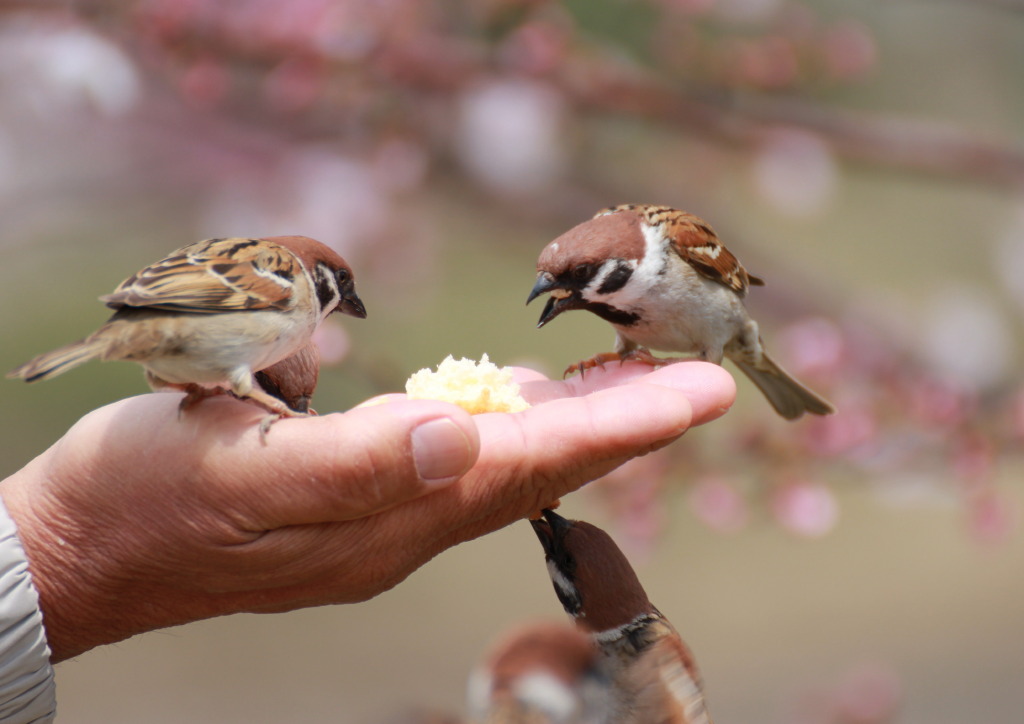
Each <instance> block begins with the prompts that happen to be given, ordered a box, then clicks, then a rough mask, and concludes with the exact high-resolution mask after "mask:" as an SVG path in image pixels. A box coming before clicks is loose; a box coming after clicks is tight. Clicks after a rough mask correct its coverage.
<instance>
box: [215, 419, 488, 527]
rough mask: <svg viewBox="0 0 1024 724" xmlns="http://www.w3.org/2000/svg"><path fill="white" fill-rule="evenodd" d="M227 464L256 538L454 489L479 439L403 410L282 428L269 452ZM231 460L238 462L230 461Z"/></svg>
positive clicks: (249, 450) (228, 479)
mask: <svg viewBox="0 0 1024 724" xmlns="http://www.w3.org/2000/svg"><path fill="white" fill-rule="evenodd" d="M235 449H236V450H237V451H238V454H239V457H241V458H242V459H241V460H239V459H235V460H233V461H229V460H222V461H221V463H223V464H224V465H226V468H225V471H226V472H225V474H224V475H223V476H220V479H221V481H222V483H223V485H224V486H226V487H228V488H230V489H232V492H233V493H234V496H233V497H236V499H235V501H234V502H233V507H234V508H235V509H236V510H238V511H239V512H240V513H241V514H242V516H243V519H247V520H249V521H251V523H252V524H253V528H252V529H253V530H271V529H274V528H280V527H283V526H287V525H301V524H308V523H325V522H334V521H341V520H350V519H353V518H360V517H364V516H368V515H372V514H374V513H377V512H379V511H382V510H385V509H387V508H390V507H392V506H394V505H398V504H400V503H403V502H405V501H407V500H411V499H413V498H417V497H419V496H421V495H424V494H426V493H429V492H431V491H434V490H437V489H439V488H441V487H445V486H446V485H448V484H450V483H453V482H455V481H456V480H458V479H459V478H460V477H461V476H462V475H464V474H465V473H466V472H467V471H468V470H469V469H470V468H471V467H472V466H473V465H474V463H475V462H476V460H477V457H478V455H479V453H480V437H479V435H478V433H477V428H476V425H475V424H474V422H473V419H472V418H471V417H470V416H469V414H468V413H466V412H465V411H464V410H462V409H460V408H458V407H455V406H454V405H450V404H447V403H444V402H436V401H429V400H416V401H412V400H403V401H398V402H390V403H387V404H383V405H376V406H370V407H360V408H356V409H354V410H350V411H349V412H346V413H340V414H331V415H325V416H323V417H312V418H297V419H289V420H282V421H280V422H278V423H277V424H275V425H274V427H273V430H272V431H271V432H270V434H269V436H268V438H267V444H266V445H258V446H249V445H245V446H238V447H237V448H235ZM232 457H235V456H234V455H232Z"/></svg>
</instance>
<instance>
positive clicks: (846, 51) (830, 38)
mask: <svg viewBox="0 0 1024 724" xmlns="http://www.w3.org/2000/svg"><path fill="white" fill-rule="evenodd" d="M821 52H822V55H823V56H824V58H825V68H826V70H827V72H828V74H829V75H830V76H831V77H832V78H833V79H834V80H839V81H847V80H852V79H856V78H860V77H862V76H863V75H865V74H866V73H867V72H868V71H870V70H871V69H872V68H874V66H875V64H876V62H877V61H878V47H877V45H876V44H875V39H874V37H873V36H872V35H871V32H870V31H869V30H868V29H867V27H866V26H864V25H863V24H862V23H860V22H857V21H855V20H841V21H839V22H837V23H835V24H834V25H832V26H831V27H829V28H826V29H825V32H824V33H823V34H822V38H821Z"/></svg>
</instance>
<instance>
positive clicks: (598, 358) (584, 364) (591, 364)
mask: <svg viewBox="0 0 1024 724" xmlns="http://www.w3.org/2000/svg"><path fill="white" fill-rule="evenodd" d="M616 360H619V361H620V362H621V361H622V357H620V356H619V353H618V352H602V353H600V354H595V355H594V356H593V357H591V358H590V359H585V360H580V361H579V362H576V363H574V364H571V365H569V366H568V367H566V368H565V372H563V373H562V379H565V378H566V377H568V376H569V375H571V374H574V373H576V372H579V373H580V377H583V376H584V375H585V374H586V372H587V370H592V369H594V368H595V367H601V368H602V369H603V368H604V366H605V365H606V364H607V363H608V362H615V361H616Z"/></svg>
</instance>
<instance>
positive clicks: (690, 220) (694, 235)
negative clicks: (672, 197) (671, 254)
mask: <svg viewBox="0 0 1024 724" xmlns="http://www.w3.org/2000/svg"><path fill="white" fill-rule="evenodd" d="M662 223H665V224H666V228H667V233H668V236H669V241H670V243H671V245H672V248H673V249H674V250H675V251H676V253H678V254H679V256H681V257H682V258H683V259H685V260H686V261H688V262H690V264H691V265H692V266H693V268H694V269H696V270H697V271H698V272H700V273H701V274H702V275H704V276H705V277H707V278H708V279H710V280H712V281H715V282H718V283H719V284H724V285H725V286H727V287H729V288H730V289H732V290H733V291H735V292H737V293H738V294H741V295H742V294H746V293H747V288H748V287H749V286H750V285H751V284H754V285H762V284H764V282H763V281H761V280H760V279H758V278H757V277H753V276H751V275H750V274H748V273H747V270H746V269H744V268H743V265H742V264H740V262H739V259H737V258H736V257H735V256H733V253H732V252H731V251H729V250H728V249H726V248H725V245H724V244H723V243H722V242H721V241H720V240H719V238H718V235H717V234H715V232H714V229H712V228H711V227H710V226H708V225H707V224H706V223H705V222H704V221H702V220H701V219H700V218H698V217H696V216H694V215H693V214H688V213H685V212H676V213H675V214H671V215H667V217H666V218H664V220H663V222H662Z"/></svg>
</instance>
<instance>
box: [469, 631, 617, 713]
mask: <svg viewBox="0 0 1024 724" xmlns="http://www.w3.org/2000/svg"><path fill="white" fill-rule="evenodd" d="M605 668H606V667H605V665H604V663H603V662H602V660H601V656H600V652H599V651H598V649H597V648H596V647H595V646H594V644H593V642H592V641H591V640H590V637H588V636H587V635H586V634H584V633H583V632H581V631H579V630H578V629H576V628H574V627H572V626H567V625H565V624H564V623H555V622H550V621H545V622H537V623H528V624H523V625H520V626H518V627H516V628H514V629H512V630H511V631H509V632H507V633H506V634H505V635H503V636H502V637H501V638H500V639H499V640H498V641H497V642H496V643H495V644H494V645H493V646H492V647H491V650H490V653H489V654H488V655H487V656H486V657H485V660H484V662H483V663H482V664H481V665H480V666H478V667H477V668H476V669H475V670H474V671H473V674H472V675H471V677H470V680H469V691H468V696H467V700H468V708H469V714H470V721H471V722H473V723H474V724H612V722H613V721H614V720H613V719H610V718H608V717H609V714H610V713H611V711H612V707H611V702H610V700H609V698H610V696H611V694H612V691H611V689H610V686H609V685H610V683H611V682H610V679H609V672H607V671H605Z"/></svg>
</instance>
